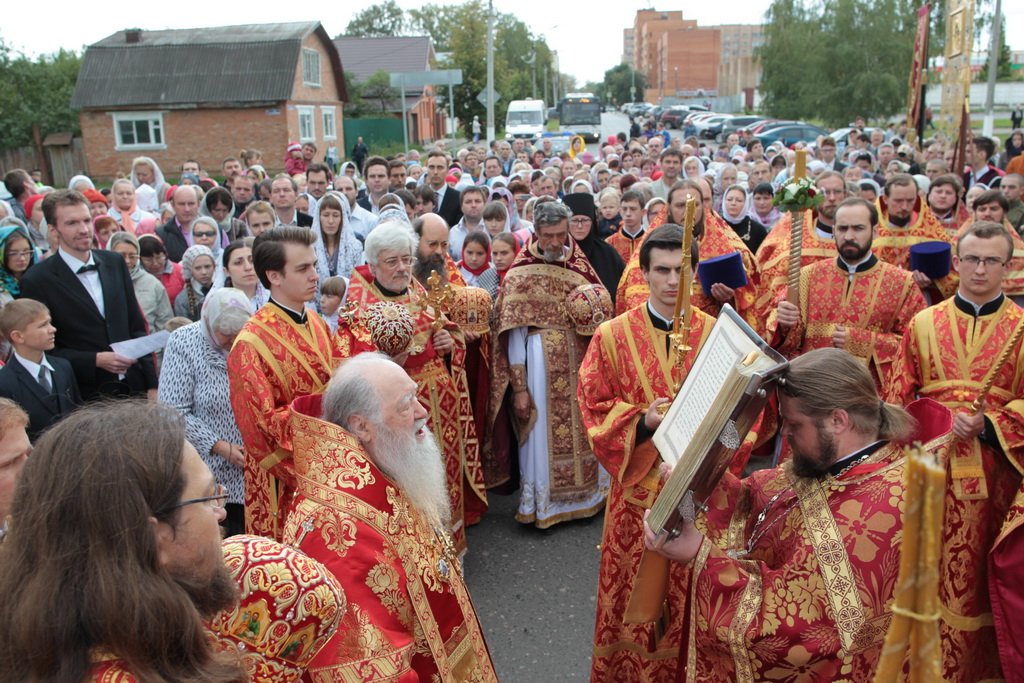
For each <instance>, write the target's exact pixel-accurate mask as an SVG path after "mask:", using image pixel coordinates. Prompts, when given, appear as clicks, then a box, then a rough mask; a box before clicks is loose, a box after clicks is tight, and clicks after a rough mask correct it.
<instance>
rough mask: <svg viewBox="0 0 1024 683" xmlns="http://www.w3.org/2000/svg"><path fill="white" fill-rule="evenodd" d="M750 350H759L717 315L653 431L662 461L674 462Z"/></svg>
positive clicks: (732, 324)
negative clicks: (727, 379) (668, 406)
mask: <svg viewBox="0 0 1024 683" xmlns="http://www.w3.org/2000/svg"><path fill="white" fill-rule="evenodd" d="M751 351H759V349H758V346H757V344H756V343H755V341H754V340H752V339H750V337H749V336H748V335H747V333H746V332H745V331H744V330H743V329H742V328H741V327H740V326H739V325H737V324H736V322H735V321H734V320H733V319H732V318H731V317H729V316H728V315H722V316H721V317H719V319H718V321H717V322H716V323H715V326H714V328H712V330H711V334H710V335H708V339H707V341H706V342H705V343H704V346H703V347H702V348H701V350H700V353H699V354H697V359H696V360H695V361H694V363H693V367H692V368H690V372H689V373H688V374H687V376H686V380H685V381H684V382H683V386H682V388H680V390H679V393H678V394H677V395H676V397H675V400H673V401H672V407H671V408H669V410H668V413H667V414H666V415H665V419H664V420H663V421H662V423H661V425H659V427H658V429H657V431H656V432H655V433H654V437H653V438H654V446H655V448H657V449H658V452H659V453H660V454H661V458H662V460H664V461H665V462H667V463H668V464H669V465H673V466H674V465H675V464H676V462H677V461H678V459H679V456H680V455H682V453H683V450H685V448H686V446H687V444H689V443H690V441H692V440H693V438H694V436H695V435H696V433H697V429H698V428H699V427H700V425H701V423H702V422H703V421H704V418H705V417H706V416H707V414H708V412H709V411H710V410H711V408H712V406H714V405H715V398H716V397H717V396H718V393H719V392H720V391H721V390H722V388H723V387H724V385H725V383H726V378H727V377H728V375H729V372H730V371H731V370H732V369H733V368H734V367H735V366H736V364H737V363H739V362H740V361H741V360H743V359H744V358H745V357H746V356H747V354H749V353H750V352H751ZM758 365H760V364H758Z"/></svg>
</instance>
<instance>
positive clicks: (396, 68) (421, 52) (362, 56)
mask: <svg viewBox="0 0 1024 683" xmlns="http://www.w3.org/2000/svg"><path fill="white" fill-rule="evenodd" d="M334 45H335V47H337V48H338V54H340V55H341V58H342V60H344V62H345V68H346V69H347V70H348V72H349V74H351V76H352V79H353V80H354V81H355V82H356V83H361V82H363V81H365V80H366V79H367V78H369V77H370V76H372V75H373V74H375V73H377V72H378V71H380V70H382V69H383V70H384V71H387V72H388V73H399V72H406V71H428V70H429V69H430V62H431V59H433V57H434V46H433V43H431V41H430V38H428V37H427V36H408V37H402V38H349V37H347V36H339V37H337V38H335V39H334Z"/></svg>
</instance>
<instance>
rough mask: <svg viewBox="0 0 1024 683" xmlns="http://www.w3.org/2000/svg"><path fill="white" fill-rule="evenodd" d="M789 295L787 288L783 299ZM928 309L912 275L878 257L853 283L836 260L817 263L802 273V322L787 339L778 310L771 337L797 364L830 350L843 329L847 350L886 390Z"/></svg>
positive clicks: (774, 313) (772, 318)
mask: <svg viewBox="0 0 1024 683" xmlns="http://www.w3.org/2000/svg"><path fill="white" fill-rule="evenodd" d="M786 289H788V288H787V287H785V285H783V291H782V293H781V294H780V297H785V296H786ZM926 306H927V304H926V303H925V301H924V296H922V295H921V290H920V289H919V288H918V286H917V285H916V284H915V283H914V278H913V277H911V275H910V273H908V272H907V271H905V270H903V269H902V268H897V267H896V266H891V265H889V264H888V263H883V262H881V261H879V260H878V259H877V258H875V257H874V256H872V259H871V265H870V266H869V267H868V268H866V269H865V270H861V271H859V272H857V273H855V274H854V275H853V279H852V280H851V278H850V274H849V271H848V270H847V269H846V267H845V265H841V264H840V263H839V262H838V260H837V259H835V258H834V259H831V260H828V261H818V262H817V263H813V264H811V265H809V266H804V267H803V268H801V269H800V322H798V323H797V324H796V325H795V326H794V327H792V328H790V329H789V330H788V331H787V332H786V333H785V335H784V336H783V335H781V334H780V333H779V331H778V312H777V311H776V310H773V311H772V312H771V314H770V315H769V316H768V337H769V339H771V340H772V345H773V346H774V347H775V348H776V349H778V351H779V352H780V353H781V354H783V355H784V356H786V357H787V358H795V357H797V356H799V355H801V354H803V353H806V352H808V351H810V350H811V349H822V348H829V347H831V346H832V336H833V335H834V334H835V331H836V328H837V327H844V328H846V346H845V347H844V348H845V350H846V351H848V352H850V353H851V354H853V355H854V356H856V357H857V358H859V359H860V360H861V361H863V362H864V363H866V364H867V365H868V367H869V368H870V369H871V374H872V376H873V377H874V378H875V384H876V385H877V386H878V387H879V389H881V388H882V387H884V386H885V380H886V379H887V376H888V371H889V366H890V365H891V364H892V361H893V359H894V358H895V357H896V354H897V353H898V352H899V348H900V339H901V338H902V337H903V333H904V331H905V330H906V329H907V326H908V325H909V324H910V319H911V318H913V317H914V316H915V315H917V313H919V312H920V311H922V310H924V309H925V307H926Z"/></svg>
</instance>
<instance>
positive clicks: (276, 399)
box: [228, 303, 339, 540]
mask: <svg viewBox="0 0 1024 683" xmlns="http://www.w3.org/2000/svg"><path fill="white" fill-rule="evenodd" d="M338 360H339V356H338V354H337V349H335V346H334V343H333V341H332V340H331V332H330V330H329V329H328V328H327V324H326V323H324V321H323V319H322V318H321V317H320V316H319V315H317V314H316V312H314V311H312V310H310V309H306V323H305V324H304V325H299V324H296V323H295V322H294V321H293V320H292V319H291V318H290V317H289V316H288V315H287V314H286V313H285V311H283V310H282V309H281V308H279V307H278V306H277V305H275V304H274V303H269V304H267V305H266V306H263V307H262V308H260V310H259V311H257V312H256V314H255V315H254V316H253V317H252V318H250V319H249V321H248V322H247V323H246V324H245V327H243V328H242V331H241V332H240V333H239V334H238V337H237V338H236V339H235V344H234V346H233V347H232V348H231V354H230V355H229V356H228V381H229V383H230V386H231V408H232V410H234V413H235V421H236V423H237V424H238V430H239V431H240V432H241V433H242V441H243V442H244V445H245V528H246V531H247V532H249V533H251V534H255V535H257V536H268V537H271V538H274V539H276V540H280V538H281V529H280V522H281V520H282V519H283V518H284V514H283V513H284V510H283V507H284V506H285V505H286V504H287V500H288V494H289V493H290V491H291V488H292V484H293V480H294V477H293V475H292V466H291V438H290V436H289V434H288V406H289V405H290V404H291V402H292V401H293V400H295V398H296V397H298V396H302V395H305V394H315V393H319V392H321V391H323V389H324V387H325V386H327V382H328V381H329V380H330V379H331V373H332V372H333V371H334V368H335V366H336V365H337V364H338Z"/></svg>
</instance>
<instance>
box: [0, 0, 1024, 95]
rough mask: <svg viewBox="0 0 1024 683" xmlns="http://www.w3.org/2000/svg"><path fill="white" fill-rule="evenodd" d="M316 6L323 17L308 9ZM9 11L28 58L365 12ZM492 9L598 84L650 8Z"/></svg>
mask: <svg viewBox="0 0 1024 683" xmlns="http://www.w3.org/2000/svg"><path fill="white" fill-rule="evenodd" d="M939 1H940V2H941V1H942V0H939ZM318 4H319V5H321V9H319V10H313V9H310V8H311V7H312V6H315V5H318ZM398 4H399V5H400V6H401V7H403V8H405V9H409V8H414V7H421V6H422V5H423V4H425V3H424V2H414V1H412V0H398ZM681 4H684V8H683V17H684V18H686V19H696V20H697V21H698V22H699V24H700V25H702V26H707V25H714V24H723V23H732V24H756V23H760V22H761V21H762V19H763V17H764V12H765V10H766V9H767V8H768V7H769V6H770V5H771V0H731V2H701V3H695V2H687V3H681ZM4 5H5V7H4V9H3V15H4V20H3V24H2V25H0V36H2V37H3V39H4V41H5V42H6V43H7V44H8V45H11V46H13V47H14V48H15V49H16V50H18V51H22V52H24V53H26V54H29V55H38V54H44V53H48V52H55V51H56V50H57V49H58V48H61V47H63V48H69V49H75V50H81V48H82V47H83V46H85V45H88V44H90V43H94V42H96V41H97V40H99V39H101V38H103V37H105V36H107V35H110V34H111V33H113V32H115V31H117V30H120V29H122V28H129V27H139V28H142V29H163V28H188V27H196V26H226V25H232V24H240V23H261V22H284V21H306V20H312V19H317V20H319V21H320V22H321V23H323V25H324V28H326V29H327V33H328V34H330V35H331V36H332V37H333V36H336V35H337V34H339V33H341V32H342V31H344V30H345V27H346V26H347V25H348V22H349V20H351V19H352V17H353V15H354V14H355V13H356V12H357V11H358V10H359V8H360V7H361V6H362V7H365V6H366V5H365V4H363V3H332V2H322V3H317V2H304V3H299V4H298V5H292V4H290V3H280V2H267V0H255V1H254V2H241V3H238V2H214V3H213V4H207V3H205V2H200V3H194V4H189V3H185V4H178V5H177V6H175V5H173V4H171V5H169V4H167V3H161V2H132V3H128V4H125V3H112V4H108V5H107V9H104V8H103V6H102V5H89V4H87V3H86V4H83V3H82V2H80V0H74V1H73V2H72V1H71V0H50V1H47V2H44V3H42V4H40V5H36V4H34V3H30V2H14V1H13V0H12V1H9V2H5V3H4ZM115 5H117V8H116V9H115ZM685 5H689V6H690V7H686V6H685ZM494 6H495V9H496V10H497V11H499V12H507V13H510V14H514V15H516V16H517V17H518V18H519V19H521V20H522V21H523V22H524V23H525V24H526V25H527V26H529V27H530V28H531V30H532V31H533V32H534V33H535V34H540V35H544V36H545V37H546V38H547V42H548V45H549V46H550V47H552V48H553V49H555V50H558V55H559V61H560V66H561V70H562V71H563V72H564V73H569V74H572V75H574V76H576V78H577V81H578V82H579V83H580V84H583V83H585V82H587V81H600V80H601V79H602V78H603V77H604V72H605V70H607V69H610V68H611V67H613V66H615V65H616V64H618V63H619V61H620V59H621V55H622V29H624V28H626V27H627V26H632V25H633V17H634V16H635V14H636V10H637V9H639V8H641V7H644V6H645V5H644V3H639V2H632V3H631V2H611V3H602V4H601V5H598V4H597V3H593V2H590V1H589V0H588V1H587V2H582V1H580V0H569V1H567V2H566V1H563V2H550V1H547V0H544V1H542V0H494ZM655 7H657V5H655ZM678 7H679V5H677V4H675V3H664V5H663V8H666V9H676V8H678ZM1003 12H1004V13H1005V14H1006V17H1007V29H1008V32H1007V35H1008V36H1009V37H1010V40H1009V44H1010V47H1011V48H1016V49H1021V48H1024V45H1022V44H1021V40H1022V39H1021V38H1020V36H1022V35H1024V2H1020V1H1019V0H1003ZM122 17H123V18H122ZM480 39H481V40H484V39H485V37H484V36H481V37H480Z"/></svg>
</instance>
